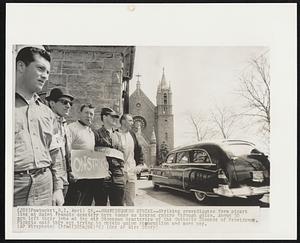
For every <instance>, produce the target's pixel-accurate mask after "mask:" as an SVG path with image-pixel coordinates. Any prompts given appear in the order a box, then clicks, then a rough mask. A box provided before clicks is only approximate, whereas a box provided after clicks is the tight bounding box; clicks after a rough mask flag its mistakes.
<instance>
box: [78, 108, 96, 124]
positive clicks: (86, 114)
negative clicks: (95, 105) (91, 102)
mask: <svg viewBox="0 0 300 243" xmlns="http://www.w3.org/2000/svg"><path fill="white" fill-rule="evenodd" d="M94 115H95V109H92V108H89V107H84V108H83V110H82V111H81V112H80V118H79V120H80V121H81V122H83V123H84V124H85V125H87V126H90V125H91V124H92V121H93V119H94Z"/></svg>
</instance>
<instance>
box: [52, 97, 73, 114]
mask: <svg viewBox="0 0 300 243" xmlns="http://www.w3.org/2000/svg"><path fill="white" fill-rule="evenodd" d="M50 102H51V103H50V104H51V108H52V110H53V111H54V112H55V113H56V114H58V115H59V116H62V117H67V116H68V115H69V112H70V108H71V106H72V101H71V99H70V98H68V97H62V98H60V99H58V101H57V102H54V101H50Z"/></svg>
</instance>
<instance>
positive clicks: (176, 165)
mask: <svg viewBox="0 0 300 243" xmlns="http://www.w3.org/2000/svg"><path fill="white" fill-rule="evenodd" d="M189 160H190V158H189V151H180V152H177V153H176V158H175V159H174V160H173V163H171V164H169V173H168V183H169V185H170V186H172V187H176V188H179V189H183V176H184V172H185V170H186V168H187V167H188V166H189Z"/></svg>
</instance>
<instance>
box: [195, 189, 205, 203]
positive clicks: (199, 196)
mask: <svg viewBox="0 0 300 243" xmlns="http://www.w3.org/2000/svg"><path fill="white" fill-rule="evenodd" d="M194 196H195V198H196V200H197V201H198V202H204V201H206V200H207V195H206V194H205V193H204V192H197V191H194Z"/></svg>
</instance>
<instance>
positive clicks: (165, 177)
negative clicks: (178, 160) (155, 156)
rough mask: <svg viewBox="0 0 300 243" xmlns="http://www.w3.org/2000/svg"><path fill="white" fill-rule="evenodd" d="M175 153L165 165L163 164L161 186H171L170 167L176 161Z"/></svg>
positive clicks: (160, 172)
mask: <svg viewBox="0 0 300 243" xmlns="http://www.w3.org/2000/svg"><path fill="white" fill-rule="evenodd" d="M175 155H176V154H175V153H172V154H169V155H168V156H167V159H166V161H165V162H164V163H162V165H161V168H160V171H159V172H158V174H159V180H160V183H161V184H164V185H167V186H169V185H170V183H169V178H170V175H171V174H170V167H171V165H172V164H173V163H174V161H175Z"/></svg>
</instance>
